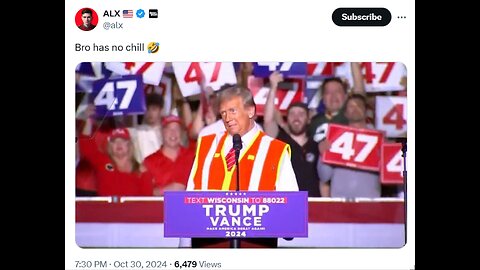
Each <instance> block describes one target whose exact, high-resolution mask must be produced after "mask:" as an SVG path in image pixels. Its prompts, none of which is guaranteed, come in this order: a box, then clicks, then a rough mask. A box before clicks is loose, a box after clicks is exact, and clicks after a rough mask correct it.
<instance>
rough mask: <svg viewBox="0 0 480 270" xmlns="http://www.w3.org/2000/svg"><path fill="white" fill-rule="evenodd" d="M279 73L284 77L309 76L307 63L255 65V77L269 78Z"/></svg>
mask: <svg viewBox="0 0 480 270" xmlns="http://www.w3.org/2000/svg"><path fill="white" fill-rule="evenodd" d="M274 71H278V72H280V73H282V74H283V76H284V77H291V76H301V77H305V76H306V75H307V63H305V62H256V63H253V75H254V76H255V77H263V78H268V77H269V76H270V74H272V72H274Z"/></svg>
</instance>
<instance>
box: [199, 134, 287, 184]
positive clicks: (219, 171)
mask: <svg viewBox="0 0 480 270" xmlns="http://www.w3.org/2000/svg"><path fill="white" fill-rule="evenodd" d="M219 136H220V135H219ZM216 137H217V135H216V134H211V135H207V136H204V137H201V138H199V141H198V146H197V153H196V160H195V163H194V165H193V166H194V169H193V182H194V188H193V189H194V190H202V183H203V184H204V185H205V183H204V181H207V182H206V186H207V190H236V188H237V187H236V186H237V181H236V170H237V167H236V165H235V166H234V167H233V169H232V170H231V171H228V170H227V163H226V161H225V156H224V155H223V152H222V149H223V145H224V143H225V139H226V138H227V132H225V133H224V134H223V135H222V137H221V138H220V140H219V141H218V145H216V144H215V143H214V142H216V141H217V140H216ZM214 149H215V150H214ZM213 150H214V151H215V152H214V153H213V157H212V158H210V159H211V162H209V160H207V156H208V154H209V152H211V151H213ZM285 150H287V152H288V156H287V158H290V146H289V145H288V144H286V143H284V142H282V141H280V140H277V139H274V138H271V137H269V136H266V135H265V133H264V132H262V131H258V133H257V134H256V135H255V136H254V139H253V141H252V142H251V143H250V145H247V146H246V150H245V151H244V152H243V153H242V154H241V155H240V157H239V160H238V164H239V167H240V189H239V190H259V191H262V190H264V191H265V190H275V183H276V181H277V179H278V177H279V173H280V165H281V162H282V160H283V158H284V157H285V155H284V154H283V153H284V151H285ZM211 156H212V155H211V154H210V157H211ZM260 159H262V160H260ZM254 164H255V166H262V167H261V169H260V168H257V169H254ZM254 171H255V174H252V172H254ZM203 175H206V176H207V177H206V179H205V178H204V177H203ZM252 179H255V180H253V182H252V183H251V181H252ZM250 184H252V186H250Z"/></svg>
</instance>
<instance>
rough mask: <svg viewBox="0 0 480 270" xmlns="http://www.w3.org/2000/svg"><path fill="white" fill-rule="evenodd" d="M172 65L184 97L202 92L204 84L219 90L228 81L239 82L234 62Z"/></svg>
mask: <svg viewBox="0 0 480 270" xmlns="http://www.w3.org/2000/svg"><path fill="white" fill-rule="evenodd" d="M172 66H173V71H174V72H175V78H176V79H177V82H178V86H179V87H180V91H181V92H182V95H183V96H184V97H188V96H192V95H198V94H200V92H201V85H202V84H204V86H205V87H207V86H210V87H212V89H213V90H215V91H217V90H218V89H220V87H221V86H222V85H224V84H226V83H229V84H236V83H237V76H236V75H235V70H234V68H233V63H229V62H185V63H184V62H174V63H172ZM202 82H203V83H202Z"/></svg>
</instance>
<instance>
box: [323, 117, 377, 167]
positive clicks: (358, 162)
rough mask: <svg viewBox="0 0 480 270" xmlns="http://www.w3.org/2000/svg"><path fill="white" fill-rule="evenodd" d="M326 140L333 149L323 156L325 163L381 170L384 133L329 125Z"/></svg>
mask: <svg viewBox="0 0 480 270" xmlns="http://www.w3.org/2000/svg"><path fill="white" fill-rule="evenodd" d="M326 138H327V140H328V141H329V142H330V144H331V147H330V149H329V150H328V151H326V152H325V153H324V154H323V156H322V160H323V162H325V163H328V164H335V165H341V166H347V167H352V168H357V169H361V170H370V171H379V170H380V168H379V161H380V146H381V145H382V143H383V133H382V132H380V131H377V130H370V129H359V128H352V127H349V126H342V125H336V124H329V125H328V129H327V136H326Z"/></svg>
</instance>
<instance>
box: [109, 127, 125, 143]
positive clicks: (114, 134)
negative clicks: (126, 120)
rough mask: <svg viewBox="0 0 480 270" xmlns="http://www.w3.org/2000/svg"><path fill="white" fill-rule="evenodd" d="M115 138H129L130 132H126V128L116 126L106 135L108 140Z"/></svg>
mask: <svg viewBox="0 0 480 270" xmlns="http://www.w3.org/2000/svg"><path fill="white" fill-rule="evenodd" d="M116 138H122V139H125V140H130V133H129V132H128V129H126V128H116V129H114V130H112V131H111V132H110V135H109V136H108V141H111V140H113V139H116Z"/></svg>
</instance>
